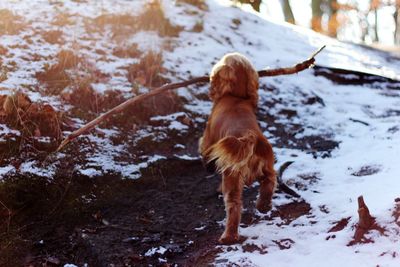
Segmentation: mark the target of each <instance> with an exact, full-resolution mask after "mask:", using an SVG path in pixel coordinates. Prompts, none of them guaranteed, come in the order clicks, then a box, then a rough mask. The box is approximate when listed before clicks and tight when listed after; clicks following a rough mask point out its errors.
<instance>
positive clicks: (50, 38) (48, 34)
mask: <svg viewBox="0 0 400 267" xmlns="http://www.w3.org/2000/svg"><path fill="white" fill-rule="evenodd" d="M41 35H42V36H43V39H44V40H45V41H46V42H48V43H50V44H61V43H62V42H63V41H64V39H63V37H62V35H63V32H62V31H59V30H52V31H45V32H42V33H41Z"/></svg>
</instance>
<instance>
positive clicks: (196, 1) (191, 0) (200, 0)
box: [176, 0, 208, 10]
mask: <svg viewBox="0 0 400 267" xmlns="http://www.w3.org/2000/svg"><path fill="white" fill-rule="evenodd" d="M176 2H177V3H178V4H180V3H186V4H189V5H192V6H195V7H198V8H199V9H201V10H208V6H207V4H206V2H205V1H204V0H177V1H176Z"/></svg>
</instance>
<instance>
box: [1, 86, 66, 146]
mask: <svg viewBox="0 0 400 267" xmlns="http://www.w3.org/2000/svg"><path fill="white" fill-rule="evenodd" d="M59 116H60V115H59V114H58V113H57V112H56V111H55V110H54V108H53V107H52V106H51V105H49V104H46V103H33V102H32V101H31V100H30V99H29V97H28V96H27V95H26V94H24V93H22V92H16V93H14V94H12V95H8V96H3V97H1V98H0V123H5V124H6V125H9V126H10V127H12V128H15V129H18V130H19V131H20V132H21V133H22V138H31V137H42V136H47V137H51V138H54V139H56V140H59V139H60V138H61V122H60V117H59Z"/></svg>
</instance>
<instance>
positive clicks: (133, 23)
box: [85, 0, 183, 37]
mask: <svg viewBox="0 0 400 267" xmlns="http://www.w3.org/2000/svg"><path fill="white" fill-rule="evenodd" d="M107 25H110V26H111V29H112V31H113V34H114V36H124V35H126V34H134V33H136V32H138V31H156V32H157V33H158V34H159V35H160V36H170V37H176V36H178V35H179V33H180V32H181V31H182V29H183V28H182V27H180V26H175V25H173V24H172V23H171V22H170V21H169V19H168V18H166V16H165V13H164V10H163V8H162V4H161V2H160V1H159V0H153V1H151V2H149V3H146V4H145V6H144V12H143V13H142V14H140V15H139V16H132V15H130V14H122V15H116V14H103V15H100V16H98V17H97V18H95V19H94V20H86V21H85V27H86V30H87V31H89V32H91V31H93V30H95V29H96V28H97V30H104V27H105V26H107Z"/></svg>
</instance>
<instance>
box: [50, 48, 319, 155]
mask: <svg viewBox="0 0 400 267" xmlns="http://www.w3.org/2000/svg"><path fill="white" fill-rule="evenodd" d="M324 48H325V46H322V47H321V48H319V49H318V50H317V51H316V52H314V53H313V54H312V55H311V57H310V58H309V59H307V60H305V61H303V62H301V63H299V64H296V65H294V66H292V67H288V68H280V69H271V70H261V71H258V75H259V77H269V76H278V75H289V74H294V73H297V72H300V71H303V70H305V69H308V68H310V67H312V66H313V65H314V62H315V56H316V55H317V54H318V53H319V52H321V50H322V49H324ZM209 81H210V78H209V77H208V76H202V77H197V78H193V79H191V80H187V81H183V82H179V83H171V84H166V85H164V86H161V87H158V88H156V89H153V90H151V91H150V92H148V93H145V94H141V95H138V96H135V97H133V98H131V99H128V100H127V101H125V102H123V103H121V104H119V105H118V106H116V107H114V108H113V109H111V110H109V111H107V112H106V113H104V114H102V115H100V116H99V117H97V118H95V119H94V120H92V121H90V122H89V123H87V124H85V125H84V126H82V127H81V128H79V129H78V130H76V131H74V132H72V133H71V134H70V135H68V136H67V137H66V138H65V139H64V140H63V141H62V142H61V144H60V146H59V147H58V148H57V150H56V152H59V151H61V149H63V148H64V147H65V146H66V145H67V144H68V143H69V142H71V141H72V140H74V139H75V138H77V137H78V136H80V135H82V134H84V133H87V132H88V131H90V130H91V129H93V128H94V127H95V126H96V125H98V124H100V123H101V122H103V121H105V120H107V119H108V118H110V117H111V116H113V115H114V114H117V113H120V112H122V111H123V110H125V109H127V108H128V107H130V106H132V105H134V104H136V103H138V102H141V101H143V100H145V99H147V98H150V97H152V96H155V95H158V94H161V93H164V92H166V91H170V90H175V89H178V88H181V87H187V86H189V85H192V84H195V83H206V82H209Z"/></svg>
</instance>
